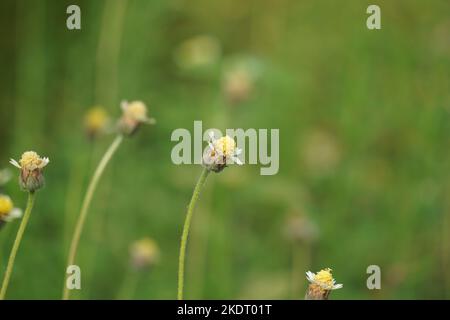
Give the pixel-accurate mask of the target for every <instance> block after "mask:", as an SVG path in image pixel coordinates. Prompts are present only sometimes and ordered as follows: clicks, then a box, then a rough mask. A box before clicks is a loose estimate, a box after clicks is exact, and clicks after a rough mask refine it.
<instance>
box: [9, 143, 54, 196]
mask: <svg viewBox="0 0 450 320" xmlns="http://www.w3.org/2000/svg"><path fill="white" fill-rule="evenodd" d="M10 163H11V164H12V165H13V166H15V167H17V168H19V169H20V176H19V183H20V186H21V187H22V189H24V190H26V191H29V192H35V191H37V190H39V189H40V188H42V187H43V186H44V183H45V179H44V175H43V174H42V171H43V168H44V167H45V166H46V165H47V164H48V163H49V160H48V158H41V157H40V156H39V155H38V154H37V153H36V152H34V151H27V152H25V153H24V154H22V158H21V159H20V160H19V162H17V161H16V160H14V159H11V160H10Z"/></svg>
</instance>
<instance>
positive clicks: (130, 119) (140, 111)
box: [119, 101, 156, 136]
mask: <svg viewBox="0 0 450 320" xmlns="http://www.w3.org/2000/svg"><path fill="white" fill-rule="evenodd" d="M120 106H121V108H122V117H121V118H120V120H119V131H120V132H121V133H123V134H125V135H128V136H129V135H132V134H133V133H134V132H136V130H137V129H138V128H139V126H140V125H141V124H143V123H147V124H155V123H156V121H155V119H153V118H149V117H148V116H147V106H146V105H145V104H144V103H143V102H142V101H132V102H130V103H128V102H127V101H123V102H122V103H121V105H120Z"/></svg>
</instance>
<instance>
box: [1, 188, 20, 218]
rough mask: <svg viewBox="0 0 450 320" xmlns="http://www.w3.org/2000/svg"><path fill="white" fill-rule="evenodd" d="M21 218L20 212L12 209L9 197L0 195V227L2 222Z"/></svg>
mask: <svg viewBox="0 0 450 320" xmlns="http://www.w3.org/2000/svg"><path fill="white" fill-rule="evenodd" d="M21 216H22V210H20V209H17V208H14V204H13V202H12V200H11V198H10V197H8V196H6V195H3V194H0V225H1V223H2V222H5V221H11V220H12V219H15V218H20V217H21Z"/></svg>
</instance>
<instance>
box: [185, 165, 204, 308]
mask: <svg viewBox="0 0 450 320" xmlns="http://www.w3.org/2000/svg"><path fill="white" fill-rule="evenodd" d="M208 174H209V170H208V169H206V168H205V169H203V172H202V174H201V175H200V178H198V181H197V184H196V185H195V188H194V193H193V194H192V198H191V202H190V203H189V206H188V210H187V214H186V220H185V221H184V227H183V234H182V236H181V246H180V259H179V264H178V300H183V287H184V261H185V258H186V245H187V240H188V235H189V227H190V225H191V220H192V215H193V213H194V208H195V204H196V203H197V201H198V198H199V196H200V191H201V189H202V187H203V185H204V184H205V182H206V178H207V177H208Z"/></svg>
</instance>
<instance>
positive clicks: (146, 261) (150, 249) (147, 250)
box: [130, 238, 159, 269]
mask: <svg viewBox="0 0 450 320" xmlns="http://www.w3.org/2000/svg"><path fill="white" fill-rule="evenodd" d="M130 255H131V263H132V265H133V266H134V267H135V268H136V269H143V268H145V267H149V266H152V265H154V264H155V263H157V262H158V260H159V247H158V245H157V243H156V242H155V241H154V240H153V239H150V238H143V239H141V240H137V241H135V242H134V243H133V244H132V245H131V246H130Z"/></svg>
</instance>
